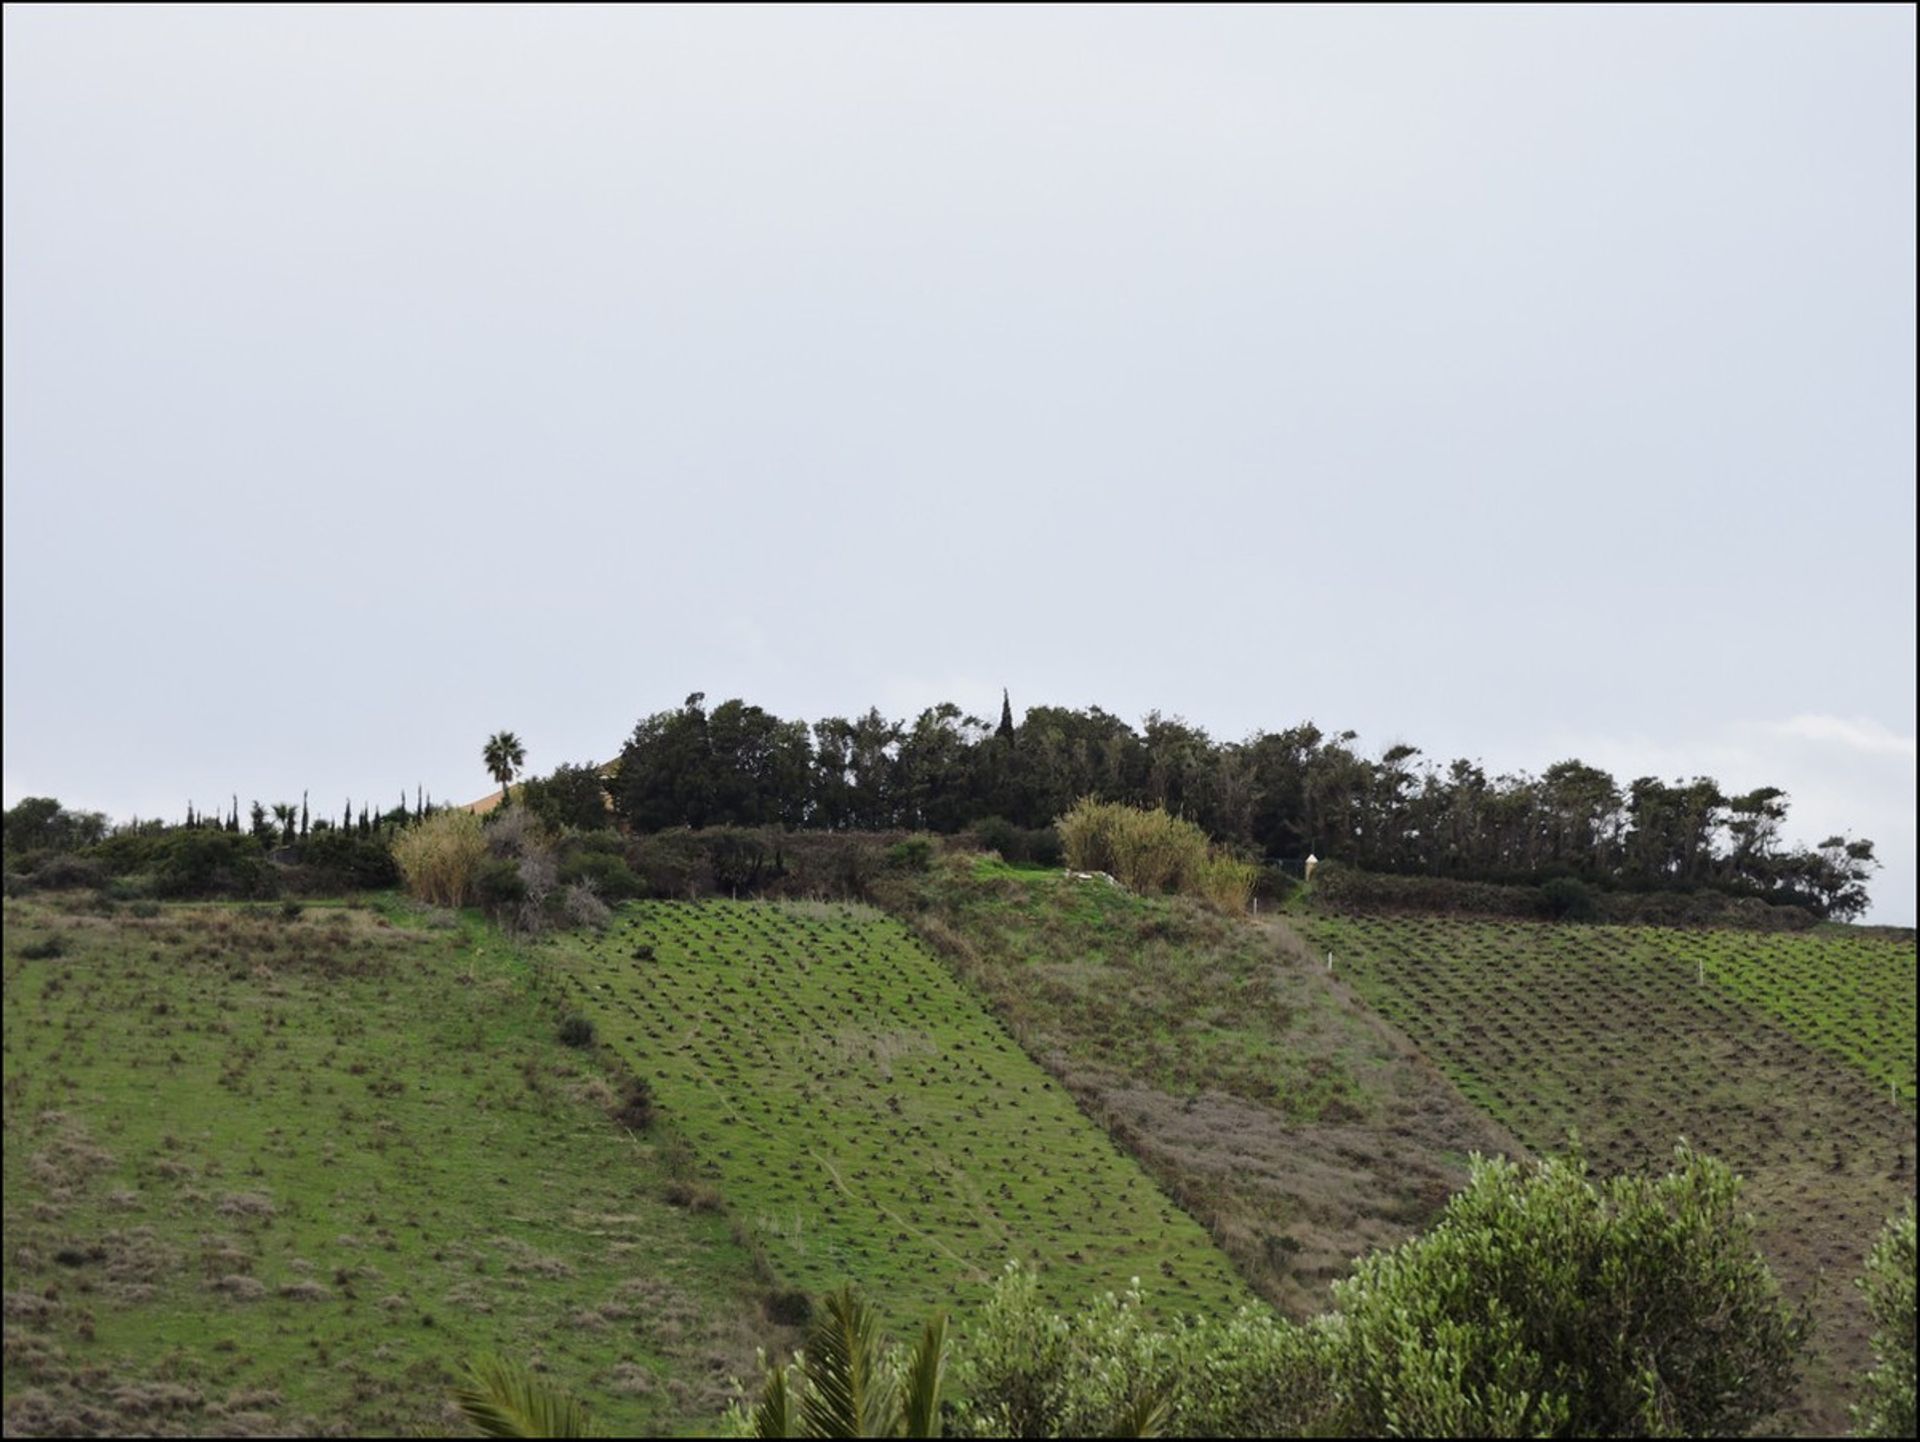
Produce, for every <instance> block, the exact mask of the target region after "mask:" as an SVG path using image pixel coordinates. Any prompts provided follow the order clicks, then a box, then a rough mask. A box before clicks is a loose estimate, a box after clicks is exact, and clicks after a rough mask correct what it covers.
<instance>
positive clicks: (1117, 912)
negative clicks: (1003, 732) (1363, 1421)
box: [887, 856, 1520, 1316]
mask: <svg viewBox="0 0 1920 1442" xmlns="http://www.w3.org/2000/svg"><path fill="white" fill-rule="evenodd" d="M887 901H888V905H889V906H891V907H892V908H894V909H895V910H896V911H897V912H898V913H899V914H900V915H901V916H902V917H903V918H904V919H905V920H907V921H908V923H909V924H910V925H912V926H913V927H914V928H915V929H916V930H918V931H919V933H920V934H921V935H922V936H923V937H925V938H926V939H927V940H928V941H929V942H930V943H931V944H932V945H934V946H935V947H936V948H937V949H939V950H940V951H941V952H943V953H944V954H945V955H946V956H947V957H948V958H949V961H950V963H951V964H952V965H953V966H954V967H955V968H956V969H957V970H958V971H959V972H961V973H962V974H963V975H964V976H966V977H967V978H968V979H969V980H971V981H972V982H973V983H974V984H975V985H976V986H977V987H978V988H979V989H980V990H981V992H982V993H983V994H985V995H986V996H987V997H988V998H989V999H990V1002H991V1004H992V1006H993V1008H994V1010H995V1011H996V1013H997V1014H998V1015H999V1016H1000V1017H1001V1018H1002V1019H1003V1020H1005V1021H1006V1022H1007V1024H1008V1025H1009V1027H1010V1028H1011V1029H1012V1030H1013V1031H1014V1032H1015V1034H1016V1035H1018V1037H1019V1038H1020V1039H1021V1041H1022V1043H1023V1044H1024V1045H1025V1046H1026V1048H1027V1049H1028V1051H1030V1052H1031V1053H1032V1054H1033V1055H1034V1056H1035V1057H1037V1058H1039V1059H1040V1060H1041V1061H1042V1062H1043V1064H1044V1065H1045V1066H1046V1067H1047V1069H1048V1070H1049V1071H1050V1072H1052V1073H1053V1075H1054V1076H1055V1077H1057V1078H1058V1079H1059V1080H1060V1081H1061V1082H1062V1083H1063V1084H1064V1085H1065V1086H1066V1087H1067V1088H1068V1089H1069V1090H1070V1091H1071V1092H1072V1093H1073V1094H1074V1095H1075V1096H1076V1097H1077V1098H1078V1099H1079V1100H1080V1102H1081V1104H1082V1106H1083V1107H1084V1108H1085V1109H1086V1110H1087V1111H1088V1112H1089V1113H1091V1114H1092V1115H1094V1116H1096V1117H1099V1118H1102V1119H1103V1120H1104V1121H1105V1122H1106V1124H1107V1126H1108V1128H1109V1130H1110V1132H1111V1133H1112V1134H1113V1135H1114V1136H1115V1138H1116V1139H1117V1140H1119V1141H1121V1142H1122V1143H1123V1144H1124V1145H1126V1146H1127V1147H1128V1148H1129V1149H1130V1150H1131V1151H1133V1152H1134V1154H1135V1155H1137V1156H1139V1157H1140V1158H1141V1160H1142V1161H1143V1162H1145V1163H1146V1164H1147V1166H1148V1167H1149V1169H1150V1170H1152V1171H1153V1172H1154V1173H1155V1175H1156V1176H1158V1177H1159V1178H1160V1180H1161V1182H1162V1184H1163V1185H1165V1186H1166V1187H1167V1188H1168V1189H1169V1190H1170V1191H1172V1192H1173V1193H1174V1194H1175V1195H1176V1196H1178V1197H1180V1198H1181V1200H1182V1201H1183V1202H1184V1203H1185V1204H1186V1205H1187V1207H1188V1208H1189V1209H1190V1210H1191V1211H1192V1212H1193V1213H1194V1215H1196V1216H1197V1217H1200V1218H1201V1219H1202V1220H1203V1221H1204V1222H1205V1223H1206V1224H1207V1226H1208V1227H1209V1229H1210V1230H1211V1231H1212V1232H1213V1234H1214V1236H1215V1238H1216V1239H1217V1240H1218V1241H1219V1242H1220V1243H1221V1245H1222V1246H1223V1247H1224V1248H1225V1249H1226V1250H1227V1251H1228V1253H1229V1254H1230V1255H1231V1256H1232V1257H1233V1258H1234V1260H1235V1261H1236V1263H1238V1265H1239V1267H1240V1269H1241V1271H1242V1273H1243V1275H1245V1276H1246V1277H1248V1279H1249V1280H1250V1281H1252V1282H1253V1283H1254V1285H1255V1286H1256V1287H1257V1288H1258V1289H1259V1290H1260V1291H1261V1292H1262V1293H1263V1294H1264V1295H1265V1296H1266V1297H1267V1298H1268V1299H1269V1300H1271V1301H1273V1302H1274V1303H1275V1304H1276V1305H1278V1306H1280V1307H1281V1308H1282V1309H1283V1310H1286V1311H1288V1312H1290V1313H1292V1314H1294V1315H1296V1316H1303V1315H1307V1314H1310V1313H1312V1312H1316V1311H1319V1310H1321V1309H1323V1308H1324V1307H1325V1305H1326V1302H1327V1294H1326V1288H1327V1284H1328V1283H1329V1282H1330V1281H1331V1280H1333V1279H1334V1278H1336V1277H1339V1276H1342V1275H1344V1274H1345V1272H1346V1269H1347V1266H1348V1264H1349V1262H1350V1261H1351V1260H1352V1258H1353V1257H1354V1256H1355V1255H1357V1254H1358V1253H1360V1252H1363V1251H1365V1250H1366V1249H1368V1248H1369V1247H1372V1246H1381V1245H1391V1244H1394V1243H1397V1242H1399V1241H1403V1240H1405V1239H1406V1238H1407V1237H1408V1236H1410V1235H1411V1234H1412V1233H1413V1232H1415V1231H1416V1230H1418V1229H1419V1228H1420V1227H1422V1226H1424V1225H1426V1224H1427V1223H1428V1222H1430V1221H1431V1220H1432V1219H1433V1217H1434V1216H1435V1215H1437V1213H1438V1211H1439V1209H1440V1208H1441V1207H1442V1206H1443V1205H1444V1204H1445V1201H1446V1198H1447V1195H1448V1194H1449V1192H1450V1191H1451V1190H1452V1189H1454V1188H1455V1187H1457V1186H1459V1185H1460V1184H1461V1183H1462V1182H1463V1181H1464V1180H1465V1176H1466V1165H1465V1163H1466V1154H1467V1153H1468V1152H1469V1151H1473V1150H1478V1151H1482V1152H1489V1153H1492V1152H1508V1153H1515V1152H1518V1151H1519V1150H1520V1148H1519V1146H1518V1144H1517V1143H1516V1142H1515V1141H1514V1140H1513V1138H1512V1137H1511V1136H1510V1135H1508V1134H1507V1133H1506V1132H1505V1131H1504V1130H1503V1129H1502V1128H1500V1127H1499V1126H1497V1125H1496V1124H1494V1123H1492V1122H1490V1121H1489V1120H1488V1119H1487V1118H1486V1117H1484V1116H1483V1115H1481V1114H1480V1113H1479V1112H1477V1111H1476V1110H1475V1109H1474V1108H1473V1107H1472V1106H1470V1105H1469V1104H1468V1103H1467V1102H1466V1101H1465V1100H1464V1099H1463V1098H1462V1097H1461V1096H1460V1095H1459V1094H1458V1092H1457V1091H1456V1090H1455V1089H1454V1088H1453V1086H1452V1085H1451V1084H1450V1083H1449V1082H1448V1081H1447V1080H1446V1079H1445V1078H1444V1077H1443V1076H1441V1075H1440V1074H1439V1073H1438V1072H1437V1071H1436V1070H1435V1069H1434V1068H1433V1067H1432V1066H1431V1065H1430V1064H1428V1063H1427V1062H1425V1061H1424V1060H1422V1059H1421V1058H1420V1057H1419V1056H1418V1054H1417V1053H1416V1052H1415V1051H1414V1050H1413V1049H1412V1047H1411V1046H1410V1045H1409V1044H1408V1043H1407V1042H1406V1041H1405V1039H1404V1038H1402V1037H1401V1036H1399V1035H1398V1034H1397V1033H1396V1032H1394V1031H1393V1030H1392V1028H1390V1027H1387V1026H1384V1025H1382V1024H1381V1022H1380V1021H1379V1019H1378V1018H1377V1017H1376V1016H1374V1015H1373V1014H1372V1013H1371V1012H1370V1011H1369V1010H1368V1009H1367V1008H1366V1007H1365V1006H1363V1005H1360V1004H1358V1003H1356V1001H1355V1000H1354V999H1353V998H1352V997H1351V996H1350V995H1348V994H1347V992H1346V989H1345V987H1344V986H1343V985H1342V984H1341V983H1340V982H1339V981H1338V979H1337V978H1329V977H1328V976H1327V975H1326V974H1325V972H1324V969H1323V968H1321V967H1320V966H1319V965H1318V964H1317V963H1315V962H1314V961H1313V960H1312V959H1311V958H1309V957H1308V956H1307V955H1306V953H1305V951H1304V949H1303V948H1301V947H1299V946H1298V945H1296V944H1291V943H1290V942H1289V940H1288V939H1287V938H1283V937H1281V936H1278V935H1276V934H1275V933H1274V932H1273V931H1272V930H1270V929H1269V928H1267V927H1266V926H1264V925H1261V924H1256V923H1246V922H1238V921H1230V920H1228V919H1226V918H1223V917H1221V916H1218V915H1217V914H1214V913H1211V912H1208V911H1205V910H1203V909H1201V908H1199V907H1197V906H1195V905H1194V904H1192V903H1190V902H1187V901H1183V900H1178V899H1167V898H1155V897H1143V896H1136V895H1133V894H1131V893H1129V892H1126V891H1124V890H1121V889H1119V888H1115V887H1110V886H1107V885H1105V884H1103V883H1101V882H1098V881H1093V882H1087V881H1073V880H1068V879H1065V878H1063V877H1062V876H1061V874H1060V873H1059V872H1043V871H1016V870H1014V869H1011V868H1008V867H1006V866H1004V865H1002V864H1001V863H999V862H998V861H997V860H996V859H975V858H971V857H965V856H950V857H946V858H943V859H942V860H941V861H940V862H939V863H938V865H937V866H936V868H935V870H934V872H933V873H932V874H931V875H929V876H928V877H926V878H925V879H924V880H916V881H914V882H912V883H908V884H903V885H902V886H900V887H899V888H898V889H897V890H895V891H894V892H893V893H891V894H890V895H889V896H888V898H887Z"/></svg>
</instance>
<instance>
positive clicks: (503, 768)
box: [403, 731, 527, 806]
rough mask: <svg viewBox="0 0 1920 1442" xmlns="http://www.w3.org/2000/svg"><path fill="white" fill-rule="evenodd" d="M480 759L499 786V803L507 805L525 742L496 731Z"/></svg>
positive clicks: (525, 749) (483, 749) (489, 739)
mask: <svg viewBox="0 0 1920 1442" xmlns="http://www.w3.org/2000/svg"><path fill="white" fill-rule="evenodd" d="M480 759H481V760H482V761H483V762H484V763H485V764H486V768H487V774H488V775H489V776H491V777H493V779H494V781H495V782H496V783H497V784H498V785H499V787H500V804H501V805H502V806H506V805H508V804H509V803H510V802H511V801H512V800H513V793H512V789H511V788H512V783H513V778H514V777H515V776H517V775H518V774H519V772H520V768H521V767H522V766H524V765H525V764H526V760H527V748H526V746H525V744H524V743H522V742H521V740H520V738H519V737H518V736H516V735H514V734H513V732H511V731H496V732H494V733H493V735H491V736H489V737H488V738H487V744H486V745H485V746H484V747H482V748H481V751H480ZM403 804H404V798H403Z"/></svg>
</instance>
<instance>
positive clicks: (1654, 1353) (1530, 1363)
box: [1330, 1146, 1806, 1437]
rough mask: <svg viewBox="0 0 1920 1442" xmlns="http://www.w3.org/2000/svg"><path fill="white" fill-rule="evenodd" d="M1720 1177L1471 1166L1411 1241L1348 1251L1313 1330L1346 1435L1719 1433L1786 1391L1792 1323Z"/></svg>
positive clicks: (1700, 1163)
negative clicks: (1354, 1258)
mask: <svg viewBox="0 0 1920 1442" xmlns="http://www.w3.org/2000/svg"><path fill="white" fill-rule="evenodd" d="M1739 1190H1740V1188H1739V1182H1738V1180H1737V1179H1736V1178H1735V1177H1734V1175H1733V1173H1732V1172H1731V1171H1729V1170H1728V1169H1727V1168H1726V1167H1725V1166H1723V1165H1722V1164H1720V1163H1719V1162H1716V1161H1712V1160H1710V1159H1708V1158H1704V1157H1699V1156H1696V1155H1694V1154H1692V1153H1691V1152H1689V1151H1688V1150H1687V1149H1686V1148H1685V1147H1684V1146H1683V1147H1681V1148H1679V1149H1678V1150H1677V1151H1676V1154H1675V1167H1674V1170H1673V1171H1672V1172H1670V1173H1668V1174H1667V1175H1665V1176H1663V1177H1660V1178H1657V1179H1648V1178H1643V1177H1636V1176H1621V1177H1616V1178H1613V1179H1611V1180H1609V1181H1606V1182H1603V1183H1595V1182H1593V1181H1591V1180H1590V1179H1589V1178H1588V1176H1587V1174H1586V1169H1585V1167H1584V1165H1582V1164H1581V1163H1580V1162H1579V1161H1578V1160H1577V1159H1576V1160H1571V1161H1548V1162H1543V1163H1540V1164H1539V1165H1537V1166H1535V1167H1532V1168H1530V1169H1526V1168H1522V1167H1520V1166H1518V1165H1516V1164H1514V1163H1511V1162H1507V1161H1502V1160H1494V1161H1485V1160H1476V1161H1475V1163H1474V1166H1473V1169H1472V1177H1471V1180H1470V1181H1469V1183H1468V1186H1467V1188H1466V1190H1465V1191H1463V1192H1461V1193H1459V1194H1458V1195H1457V1196H1455V1197H1454V1199H1453V1200H1452V1201H1451V1202H1450V1203H1449V1204H1448V1207H1447V1210H1446V1212H1445V1213H1444V1214H1443V1215H1442V1217H1441V1219H1440V1221H1439V1222H1438V1223H1436V1224H1435V1225H1434V1226H1433V1227H1432V1228H1431V1229H1430V1230H1429V1231H1428V1232H1427V1233H1426V1234H1425V1235H1423V1236H1421V1237H1418V1238H1416V1239H1414V1240H1413V1241H1411V1242H1408V1243H1406V1244H1404V1245H1403V1246H1401V1247H1398V1248H1396V1249H1394V1250H1393V1251H1390V1252H1376V1253H1374V1254H1373V1255H1372V1256H1369V1257H1366V1258H1363V1259H1362V1260H1360V1261H1359V1262H1356V1263H1355V1264H1354V1269H1353V1275H1352V1276H1351V1278H1350V1279H1349V1280H1347V1281H1345V1282H1341V1283H1339V1284H1337V1285H1336V1286H1335V1288H1334V1312H1333V1315H1332V1318H1331V1322H1330V1326H1331V1328H1332V1332H1331V1341H1332V1347H1333V1354H1334V1357H1335V1359H1336V1363H1335V1365H1336V1373H1337V1378H1338V1386H1339V1390H1340V1392H1341V1395H1342V1401H1343V1410H1344V1413H1345V1415H1344V1418H1343V1422H1344V1424H1345V1430H1346V1431H1347V1432H1349V1433H1350V1434H1352V1435H1359V1436H1382V1435H1390V1434H1397V1435H1406V1434H1412V1435H1419V1436H1500V1437H1537V1436H1544V1435H1553V1436H1570V1437H1622V1436H1692V1437H1700V1436H1738V1435H1740V1434H1742V1433H1745V1432H1747V1431H1749V1430H1751V1429H1752V1428H1753V1427H1755V1426H1756V1425H1757V1424H1759V1423H1760V1422H1761V1421H1763V1420H1764V1419H1765V1418H1767V1417H1768V1416H1770V1415H1771V1414H1772V1413H1773V1412H1775V1411H1776V1410H1777V1409H1779V1408H1780V1407H1782V1406H1783V1405H1785V1404H1786V1403H1787V1402H1788V1401H1789V1400H1790V1398H1791V1396H1792V1394H1793V1388H1794V1384H1795V1381H1796V1370H1797V1366H1798V1359H1799V1355H1800V1351H1801V1346H1802V1343H1803V1341H1804V1340H1805V1336H1806V1323H1805V1321H1804V1319H1803V1317H1801V1316H1799V1315H1796V1314H1795V1313H1794V1312H1793V1310H1792V1309H1791V1308H1789V1307H1787V1306H1786V1305H1785V1304H1784V1303H1782V1301H1781V1300H1780V1294H1779V1287H1778V1285H1777V1284H1776V1283H1775V1281H1774V1279H1773V1276H1772V1274H1771V1273H1770V1272H1769V1271H1768V1269H1767V1266H1766V1263H1765V1262H1763V1261H1762V1260H1761V1259H1760V1256H1759V1254H1758V1252H1757V1250H1756V1249H1755V1244H1754V1237H1753V1225H1752V1221H1751V1219H1750V1218H1749V1217H1748V1216H1747V1215H1746V1214H1745V1212H1744V1211H1743V1210H1742V1209H1741V1207H1740V1202H1739Z"/></svg>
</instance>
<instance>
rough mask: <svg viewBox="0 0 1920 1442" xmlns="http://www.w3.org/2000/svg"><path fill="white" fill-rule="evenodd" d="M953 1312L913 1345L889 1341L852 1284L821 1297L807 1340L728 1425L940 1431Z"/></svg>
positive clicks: (766, 1431)
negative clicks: (909, 1348) (751, 1404)
mask: <svg viewBox="0 0 1920 1442" xmlns="http://www.w3.org/2000/svg"><path fill="white" fill-rule="evenodd" d="M946 1366H947V1319H946V1318H945V1317H944V1316H936V1317H935V1318H934V1319H933V1320H932V1321H930V1322H928V1323H927V1325H926V1327H925V1329H924V1330H923V1331H922V1332H921V1333H920V1340H919V1341H918V1343H916V1344H915V1346H914V1347H913V1349H912V1351H910V1352H907V1351H902V1350H901V1349H900V1348H898V1347H894V1348H888V1347H886V1346H885V1345H884V1344H883V1343H882V1341H881V1339H880V1322H879V1317H878V1314H877V1313H876V1312H875V1311H874V1309H873V1306H872V1304H871V1303H869V1302H867V1301H866V1300H865V1299H864V1298H862V1297H860V1296H858V1295H857V1294H856V1293H855V1292H854V1291H853V1289H852V1288H851V1287H843V1288H841V1289H840V1290H839V1291H837V1292H834V1293H832V1294H830V1295H829V1296H827V1297H826V1298H825V1299H824V1300H823V1302H822V1303H821V1306H820V1310H819V1312H818V1314H817V1315H816V1316H815V1317H814V1319H813V1324H812V1326H811V1327H809V1328H808V1330H807V1345H806V1349H805V1350H804V1351H803V1352H800V1353H797V1354H795V1356H794V1359H793V1361H792V1362H790V1363H788V1364H786V1365H785V1366H774V1367H771V1368H769V1369H768V1371H767V1376H766V1380H765V1382H764V1384H763V1385H762V1387H761V1390H760V1400H759V1404H758V1405H757V1406H756V1407H754V1409H753V1411H752V1412H751V1413H748V1412H745V1411H743V1410H741V1409H740V1408H738V1407H736V1408H735V1409H734V1410H733V1411H732V1412H731V1413H730V1414H729V1416H728V1423H729V1427H728V1430H729V1431H731V1432H732V1433H733V1435H735V1436H752V1437H937V1436H939V1435H940V1391H941V1388H942V1386H943V1384H944V1383H945V1380H946Z"/></svg>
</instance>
